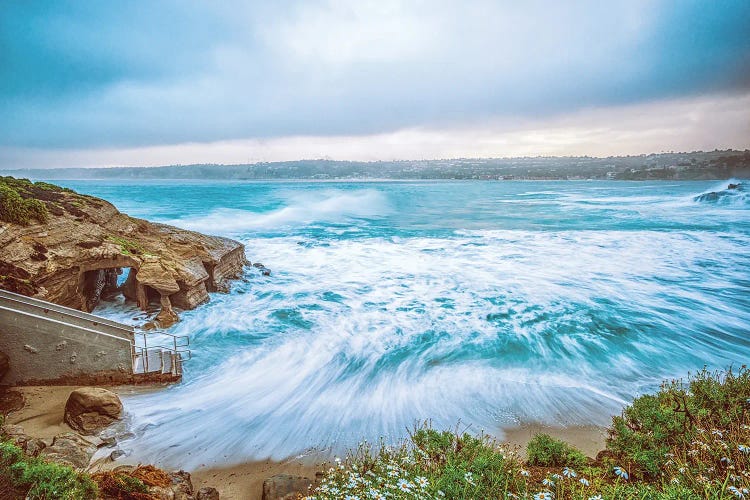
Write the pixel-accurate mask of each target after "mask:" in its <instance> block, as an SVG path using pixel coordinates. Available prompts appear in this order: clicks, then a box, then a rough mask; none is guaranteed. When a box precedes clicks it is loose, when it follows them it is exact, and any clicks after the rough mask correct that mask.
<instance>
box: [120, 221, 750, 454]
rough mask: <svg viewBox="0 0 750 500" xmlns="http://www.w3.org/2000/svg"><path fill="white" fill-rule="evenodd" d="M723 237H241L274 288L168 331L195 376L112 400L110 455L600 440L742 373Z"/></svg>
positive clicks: (734, 246)
mask: <svg viewBox="0 0 750 500" xmlns="http://www.w3.org/2000/svg"><path fill="white" fill-rule="evenodd" d="M737 237H738V238H741V241H738V240H733V239H727V238H723V237H722V236H721V235H718V234H711V233H705V232H698V231H696V232H673V233H669V232H651V231H630V232H627V231H626V232H614V231H569V232H538V231H509V230H489V231H466V232H464V233H462V234H461V235H459V236H458V237H455V238H405V237H403V238H393V239H391V238H370V239H365V240H361V239H358V240H345V241H338V242H336V244H332V245H327V246H322V245H317V246H316V245H313V246H308V245H298V244H296V243H298V240H299V239H298V238H291V237H281V238H254V239H251V240H249V241H247V242H246V243H247V244H248V248H252V251H253V256H252V257H253V258H254V260H256V259H257V260H261V261H263V262H265V263H266V264H268V265H270V266H271V267H272V268H273V270H274V274H273V277H272V279H265V278H262V277H260V276H256V275H255V274H253V275H248V282H247V283H244V284H240V285H237V288H236V289H235V293H233V294H232V295H223V296H222V295H216V296H214V297H213V298H214V300H213V301H212V302H211V303H210V304H208V305H207V306H205V307H202V308H200V309H198V310H195V311H190V312H186V313H184V314H183V321H182V322H181V323H179V324H178V325H177V327H176V328H175V330H174V333H178V334H183V333H187V334H190V335H191V338H192V339H193V342H192V347H193V349H194V352H195V354H196V358H195V359H194V360H193V361H191V363H194V364H192V365H191V364H189V363H188V364H186V370H187V374H186V379H185V381H184V382H183V383H182V384H181V385H179V386H176V387H173V388H172V389H170V390H169V391H166V392H159V393H154V394H150V395H140V396H133V397H126V398H125V401H124V402H125V406H126V410H127V412H128V413H129V415H130V416H131V417H132V419H133V422H135V423H136V427H137V430H138V436H139V437H138V438H136V439H135V440H134V441H133V442H132V443H129V444H127V443H126V444H125V445H124V446H125V447H128V448H130V450H131V451H132V453H133V454H132V458H133V460H156V461H158V462H160V463H163V464H168V465H175V466H176V465H181V466H188V467H189V466H194V465H198V464H203V463H228V462H238V461H242V460H247V459H252V458H256V459H258V458H265V457H275V458H283V457H286V456H290V455H293V454H296V453H299V452H301V451H303V450H305V449H307V448H312V447H317V448H328V447H332V448H333V449H334V450H336V451H340V450H341V449H342V448H346V447H348V446H350V445H352V444H355V443H356V442H358V440H360V439H362V438H366V439H369V440H376V439H378V438H379V437H381V436H386V437H388V438H391V439H394V440H395V439H398V438H400V437H402V436H403V435H404V434H405V432H406V429H407V428H408V427H410V426H411V425H412V424H413V423H414V422H415V421H416V420H419V419H432V421H433V423H434V424H435V426H436V427H449V426H453V425H455V424H456V422H458V421H459V420H461V421H462V422H464V423H467V424H471V425H473V428H474V430H477V431H478V430H480V429H484V430H487V431H489V432H490V433H495V434H498V433H499V428H500V427H502V426H503V425H509V424H514V423H517V422H518V421H538V422H543V423H548V424H572V423H579V424H580V423H595V424H606V423H607V422H608V419H609V416H610V415H611V414H613V413H616V412H617V411H618V410H619V408H621V406H622V404H623V403H624V402H625V401H627V400H629V399H630V398H632V397H633V396H634V395H636V394H637V393H639V392H640V391H642V390H643V389H644V388H652V387H653V386H654V385H655V384H657V383H658V381H659V380H661V378H663V377H670V376H682V375H684V374H685V373H686V372H687V371H688V370H695V369H699V368H701V367H702V366H703V365H704V364H708V365H710V366H712V367H721V366H725V365H727V364H729V363H732V362H738V361H741V360H743V359H747V357H748V355H750V353H749V352H748V348H747V344H746V342H745V340H744V332H746V331H747V327H748V325H750V311H747V310H741V309H738V308H737V307H736V303H735V302H732V301H731V300H728V297H731V296H732V295H733V294H739V296H742V294H743V293H744V288H743V287H744V286H745V285H744V283H745V281H743V280H746V279H747V272H746V271H742V269H745V267H742V266H739V267H738V261H737V255H738V248H742V247H744V246H745V245H747V244H748V243H750V241H748V237H741V236H737ZM477 243H480V244H477ZM706 248H710V249H711V252H708V253H707V252H706ZM745 260H747V259H745ZM707 268H708V269H710V272H706V271H705V269H707ZM260 280H262V281H260ZM676 318H680V319H679V320H676ZM709 332H720V334H716V333H714V334H710V333H709Z"/></svg>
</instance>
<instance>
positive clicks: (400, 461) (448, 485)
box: [309, 366, 750, 500]
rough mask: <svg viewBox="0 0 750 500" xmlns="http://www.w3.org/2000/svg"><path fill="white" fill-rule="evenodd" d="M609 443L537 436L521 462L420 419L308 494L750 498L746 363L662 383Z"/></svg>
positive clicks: (358, 453)
mask: <svg viewBox="0 0 750 500" xmlns="http://www.w3.org/2000/svg"><path fill="white" fill-rule="evenodd" d="M606 446H607V451H608V453H607V454H606V457H607V458H602V459H601V460H591V459H587V458H586V457H585V456H583V454H582V453H581V452H580V451H578V450H576V449H575V448H573V447H572V446H570V445H569V444H567V443H565V442H563V441H559V440H556V439H553V438H551V437H550V436H547V435H544V434H539V435H537V436H535V437H534V438H533V439H532V440H531V441H530V442H529V444H528V447H527V457H528V458H527V460H526V461H523V460H521V459H520V458H519V455H518V454H517V453H516V452H515V450H512V449H510V448H508V447H507V446H503V445H500V444H499V443H497V442H495V441H493V440H492V439H490V438H488V437H486V436H483V435H481V436H472V435H469V434H466V433H463V434H459V433H457V432H451V431H444V432H440V431H437V430H434V429H432V428H430V427H429V426H428V425H423V426H421V427H419V428H417V429H416V430H415V431H413V432H412V433H411V434H410V436H409V439H407V440H406V441H404V442H403V443H401V444H400V445H398V446H385V445H382V444H381V446H379V447H377V448H374V447H373V446H371V445H369V444H367V443H364V444H362V445H360V446H359V448H358V449H357V450H355V451H353V452H351V453H350V454H349V455H348V456H347V457H346V458H345V459H344V460H338V459H337V460H336V461H334V463H333V464H330V465H331V466H330V467H329V468H328V470H327V472H326V473H325V476H324V477H323V480H322V482H321V483H320V485H319V486H317V488H315V489H314V490H313V491H311V492H310V497H309V498H315V499H341V498H343V499H350V500H355V499H360V500H364V499H386V498H388V499H401V498H403V499H406V498H409V499H419V498H430V499H435V498H438V499H440V498H450V499H479V498H482V499H484V498H487V499H501V498H502V499H507V498H519V499H520V498H524V499H534V500H544V499H549V500H552V499H574V500H579V499H582V500H603V499H618V500H620V499H622V500H652V499H656V500H702V499H703V500H730V499H750V371H748V369H747V368H746V367H745V366H743V367H741V368H740V369H739V370H733V369H729V370H727V371H725V372H709V371H706V370H703V371H701V372H698V373H697V374H694V375H692V376H689V377H688V378H687V380H685V381H683V380H673V381H669V382H665V383H664V384H663V385H662V387H661V388H660V389H659V390H658V391H657V392H656V393H654V394H646V395H643V396H640V397H638V398H636V399H635V400H634V401H633V403H632V404H631V405H629V406H628V407H626V408H625V409H624V410H623V412H622V414H621V415H618V416H616V417H614V418H613V419H612V426H611V427H610V429H609V437H608V439H607V445H606Z"/></svg>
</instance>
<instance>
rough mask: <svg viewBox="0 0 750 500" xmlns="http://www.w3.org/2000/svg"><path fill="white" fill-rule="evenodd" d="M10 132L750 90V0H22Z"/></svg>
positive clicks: (312, 129)
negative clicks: (217, 1)
mask: <svg viewBox="0 0 750 500" xmlns="http://www.w3.org/2000/svg"><path fill="white" fill-rule="evenodd" d="M3 9H4V15H3V16H1V17H0V48H1V50H2V52H0V55H1V56H2V58H3V64H0V99H1V100H0V114H1V115H2V116H3V119H2V121H0V145H4V146H6V147H14V148H24V147H32V148H87V147H110V148H113V147H140V146H151V145H164V144H175V143H182V142H189V141H197V142H211V141H222V140H233V139H246V138H274V137H285V136H293V135H307V136H328V135H337V136H341V135H356V134H376V133H384V132H391V131H394V130H399V129H404V128H413V127H433V128H450V127H460V126H467V125H471V124H474V123H483V122H486V121H488V120H490V121H491V120H497V119H504V120H513V119H517V120H525V119H542V118H545V117H550V116H554V115H564V114H568V113H573V112H576V111H578V110H581V109H587V108H596V107H606V106H613V105H622V104H637V103H642V102H648V101H653V100H658V99H668V98H679V97H685V96H693V95H697V94H706V93H725V94H726V93H744V91H745V90H746V89H748V88H750V37H747V34H746V29H747V26H748V25H750V3H748V2H747V1H745V0H729V1H723V2H699V1H684V2H670V1H661V2H654V1H619V2H594V1H578V2H535V1H532V2H524V3H518V2H492V1H470V2H448V1H444V2H420V1H413V2H399V1H388V0H382V1H378V2H345V1H338V0H330V1H313V2H294V1H289V2H261V3H258V4H249V3H245V2H237V3H234V4H232V3H229V4H226V3H225V4H222V5H221V6H219V7H215V6H210V5H209V4H208V3H199V2H160V3H152V2H127V3H125V2H122V3H115V2H79V1H77V2H69V3H65V2H63V3H41V4H38V3H35V4H30V3H27V2H11V3H10V4H8V5H7V6H4V7H3Z"/></svg>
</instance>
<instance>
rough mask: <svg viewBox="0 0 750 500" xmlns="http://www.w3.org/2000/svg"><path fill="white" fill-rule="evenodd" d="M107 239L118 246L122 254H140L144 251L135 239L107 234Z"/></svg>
mask: <svg viewBox="0 0 750 500" xmlns="http://www.w3.org/2000/svg"><path fill="white" fill-rule="evenodd" d="M107 241H111V242H112V243H115V244H117V245H119V246H120V253H122V254H123V255H141V254H143V253H144V252H145V250H144V248H143V246H141V244H140V243H137V242H135V241H130V240H128V239H126V238H122V237H121V236H113V235H110V236H107Z"/></svg>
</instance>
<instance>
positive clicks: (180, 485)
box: [169, 470, 193, 500]
mask: <svg viewBox="0 0 750 500" xmlns="http://www.w3.org/2000/svg"><path fill="white" fill-rule="evenodd" d="M169 477H170V479H171V480H172V491H173V492H174V498H175V500H192V498H193V483H192V481H191V480H190V474H189V473H187V472H185V471H184V470H180V471H177V472H172V473H170V474H169Z"/></svg>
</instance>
